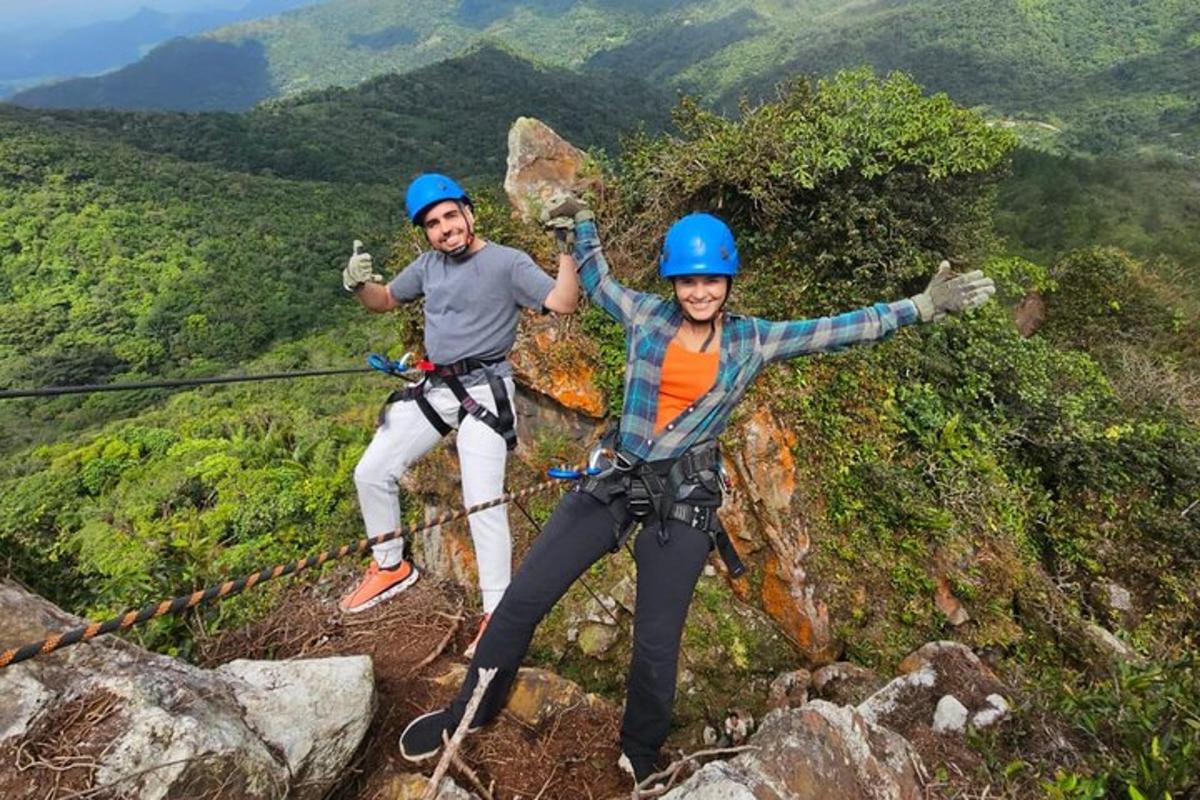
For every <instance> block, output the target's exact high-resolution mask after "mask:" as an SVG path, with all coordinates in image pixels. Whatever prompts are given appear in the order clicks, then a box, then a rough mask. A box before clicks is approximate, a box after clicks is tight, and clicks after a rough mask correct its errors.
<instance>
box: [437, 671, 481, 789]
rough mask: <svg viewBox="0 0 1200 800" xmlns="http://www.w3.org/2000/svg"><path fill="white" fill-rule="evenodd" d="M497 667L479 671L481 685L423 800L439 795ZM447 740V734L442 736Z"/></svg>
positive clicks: (474, 694)
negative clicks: (441, 785) (439, 789)
mask: <svg viewBox="0 0 1200 800" xmlns="http://www.w3.org/2000/svg"><path fill="white" fill-rule="evenodd" d="M497 671H498V670H497V668H496V667H490V668H488V669H481V670H479V683H477V684H476V685H475V691H474V692H472V693H471V700H470V701H469V702H468V703H467V710H466V711H465V712H464V713H463V717H462V719H461V720H459V723H458V727H457V728H456V729H455V731H454V735H453V736H451V737H450V741H448V742H446V749H445V751H443V752H442V758H441V760H440V761H438V765H437V768H436V769H435V770H434V771H433V777H431V778H430V779H429V785H428V786H426V787H425V793H424V794H423V795H421V800H434V798H436V797H437V793H438V784H440V783H441V782H442V778H443V777H444V776H445V775H446V770H447V769H448V768H449V767H450V762H451V761H452V760H453V759H454V756H455V754H456V753H457V752H458V748H459V747H461V746H462V742H463V739H465V738H467V730H468V729H469V728H470V727H471V720H473V719H475V709H477V708H479V704H480V703H481V702H482V701H483V694H484V692H486V691H487V687H488V685H489V684H490V683H491V682H492V679H493V678H495V677H496V672H497ZM442 737H443V738H445V734H444V733H443V734H442Z"/></svg>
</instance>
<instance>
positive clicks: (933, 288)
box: [912, 261, 996, 322]
mask: <svg viewBox="0 0 1200 800" xmlns="http://www.w3.org/2000/svg"><path fill="white" fill-rule="evenodd" d="M995 293H996V284H995V283H994V282H993V281H992V279H991V278H989V277H987V276H985V275H984V274H983V273H982V272H980V271H979V270H975V271H974V272H968V273H967V274H966V275H955V274H954V272H953V271H952V270H951V269H950V262H949V261H943V262H942V263H941V264H939V265H938V271H937V273H936V274H934V276H933V280H931V281H929V286H927V287H925V291H924V292H922V293H921V294H919V295H917V296H915V297H913V298H912V301H913V303H915V304H916V306H917V311H918V312H920V314H921V321H922V322H929V321H931V320H932V321H934V322H937V321H939V320H941V319H943V318H944V317H945V316H946V315H947V314H959V313H962V312H963V311H970V310H971V309H973V308H978V307H979V306H981V305H983V304H984V303H986V302H987V300H988V298H989V297H991V296H992V295H994V294H995Z"/></svg>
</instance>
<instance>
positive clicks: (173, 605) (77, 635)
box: [0, 478, 562, 669]
mask: <svg viewBox="0 0 1200 800" xmlns="http://www.w3.org/2000/svg"><path fill="white" fill-rule="evenodd" d="M561 482H562V481H561V480H559V479H557V478H551V479H549V480H546V481H542V482H541V483H539V484H537V485H535V486H530V487H529V488H527V489H522V490H521V491H519V492H510V493H508V494H504V495H501V496H500V497H497V498H496V499H494V500H488V501H487V502H484V503H479V504H477V505H474V506H471V507H470V508H464V509H459V510H458V511H447V512H445V513H443V514H441V515H440V516H438V517H437V518H435V519H432V520H427V521H426V522H424V523H422V524H420V525H413V526H408V525H401V526H400V527H399V528H397V529H396V530H394V531H390V532H389V533H381V534H379V535H377V536H372V537H370V538H367V539H361V540H359V542H358V543H357V544H346V545H342V546H341V547H334V548H331V549H329V550H326V551H324V552H322V553H317V554H315V555H311V556H309V557H308V558H302V559H299V560H297V561H293V562H291V563H288V564H277V565H275V566H273V567H267V568H266V569H263V570H260V571H258V572H255V573H252V574H250V575H246V576H244V577H241V578H238V579H237V580H232V581H226V582H225V583H219V584H213V585H212V586H209V587H208V588H206V589H200V590H197V591H195V592H192V593H191V594H183V595H179V596H178V597H175V598H173V599H171V600H163V601H162V602H161V603H151V604H150V605H146V606H143V607H142V608H141V609H140V610H138V611H133V610H130V611H127V612H125V613H124V614H122V615H121V616H119V617H113V618H112V619H109V620H106V621H104V622H93V623H92V624H90V625H86V626H83V627H80V628H74V629H72V630H69V631H66V632H64V633H60V634H57V635H55V636H51V637H50V638H48V639H43V640H42V641H40V642H31V643H30V644H26V645H23V646H21V647H14V648H12V649H11V650H5V651H4V652H3V653H0V669H4V668H5V667H7V666H9V665H11V664H16V663H19V662H21V661H26V660H28V659H30V658H33V657H35V656H40V655H44V654H46V653H52V652H54V651H55V650H59V649H62V648H64V647H69V646H70V645H73V644H78V643H79V642H86V641H88V640H89V639H94V638H96V637H97V636H103V635H104V634H106V633H112V632H113V631H117V630H125V629H127V628H132V627H133V626H134V625H140V624H141V623H143V622H147V621H148V620H152V619H155V618H157V617H161V616H165V615H167V614H178V613H179V612H181V611H186V610H187V609H189V608H194V607H195V606H198V605H200V604H201V603H205V602H208V601H209V600H223V599H225V598H226V597H229V596H230V595H235V594H237V593H238V592H241V591H243V590H244V589H249V588H251V587H252V586H255V585H256V584H259V583H263V582H264V581H269V580H271V579H272V578H278V577H280V576H282V575H291V574H292V573H295V572H302V571H304V570H306V569H308V568H310V567H318V566H320V565H322V564H324V563H325V562H326V561H332V560H334V559H338V558H342V557H343V556H347V555H350V554H352V553H353V554H355V555H357V554H359V553H363V552H366V550H367V549H368V548H370V547H372V546H374V545H377V544H381V543H383V542H389V541H392V540H393V539H398V538H400V537H401V536H404V535H406V534H410V533H417V532H419V531H424V530H428V529H430V528H436V527H437V526H439V525H444V524H446V523H447V522H452V521H454V520H456V519H462V518H463V517H466V516H469V515H471V514H474V513H475V512H477V511H484V510H486V509H489V508H495V507H496V506H500V505H504V504H506V503H510V502H512V503H516V502H518V501H520V500H521V499H523V498H526V497H530V496H532V495H535V494H537V493H538V492H541V491H545V490H546V489H549V488H550V487H551V486H555V485H557V484H560V483H561Z"/></svg>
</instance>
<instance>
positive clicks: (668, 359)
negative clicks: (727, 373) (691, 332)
mask: <svg viewBox="0 0 1200 800" xmlns="http://www.w3.org/2000/svg"><path fill="white" fill-rule="evenodd" d="M720 356H721V351H720V348H714V349H713V351H712V352H711V353H693V352H692V351H691V350H688V349H687V348H686V347H684V346H683V345H681V344H679V343H677V342H671V343H670V344H668V345H667V354H666V356H664V357H663V365H662V380H661V382H660V383H659V386H658V416H657V417H655V422H654V430H655V432H658V431H661V430H662V429H663V426H665V425H666V424H667V423H668V422H670V421H671V420H673V419H675V417H677V416H679V414H680V412H682V411H683V410H684V409H685V408H687V407H688V406H690V405H691V404H692V403H694V402H695V401H696V400H697V399H698V398H699V397H700V395H702V394H704V393H705V392H707V391H708V390H709V389H711V388H712V385H713V384H714V383H716V382H717V367H718V366H719V363H720Z"/></svg>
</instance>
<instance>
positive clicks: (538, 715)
mask: <svg viewBox="0 0 1200 800" xmlns="http://www.w3.org/2000/svg"><path fill="white" fill-rule="evenodd" d="M466 678H467V666H466V665H465V664H453V665H451V667H450V668H449V669H448V670H446V672H444V673H443V674H441V675H439V676H438V677H437V679H436V682H437V683H438V684H440V685H442V686H447V687H452V688H457V687H459V686H461V685H462V684H463V682H464V681H465V680H466ZM604 703H605V701H604V700H603V699H602V698H600V697H598V696H596V695H594V694H588V693H587V692H585V691H583V689H581V688H580V687H579V684H577V683H575V682H573V681H569V680H567V679H566V678H563V677H561V676H559V675H555V674H554V673H553V672H550V671H549V670H544V669H536V668H533V667H522V668H521V669H520V670H518V671H517V679H516V680H515V681H513V686H512V690H511V691H510V692H509V695H508V702H507V703H506V704H505V706H504V710H505V712H506V713H508V714H510V715H512V716H513V717H515V718H516V719H518V720H520V721H521V722H523V723H525V724H526V725H529V726H531V727H537V726H539V725H541V724H543V723H544V722H546V721H547V720H550V719H552V718H553V717H556V716H558V715H559V714H562V713H563V712H564V711H567V710H568V709H571V708H575V707H577V706H580V705H590V706H600V705H603V704H604Z"/></svg>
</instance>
